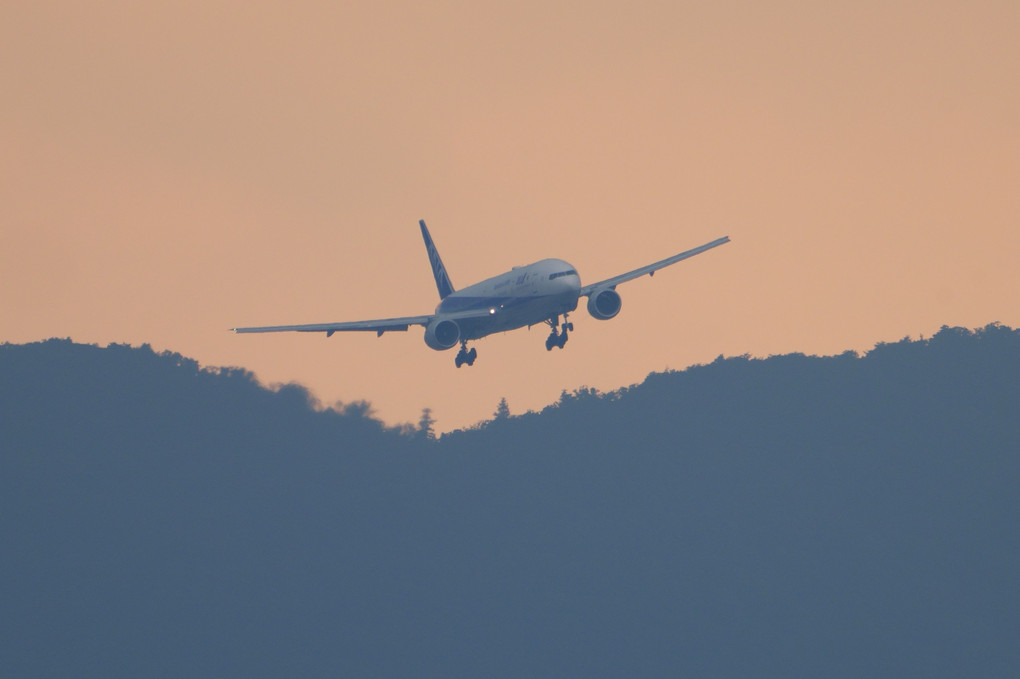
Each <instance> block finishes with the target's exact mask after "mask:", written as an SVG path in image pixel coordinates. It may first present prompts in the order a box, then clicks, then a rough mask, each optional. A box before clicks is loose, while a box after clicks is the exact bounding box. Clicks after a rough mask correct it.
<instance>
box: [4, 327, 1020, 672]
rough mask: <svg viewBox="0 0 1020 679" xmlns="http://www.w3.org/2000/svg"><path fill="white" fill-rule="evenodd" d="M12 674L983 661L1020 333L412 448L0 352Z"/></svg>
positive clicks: (1013, 617)
mask: <svg viewBox="0 0 1020 679" xmlns="http://www.w3.org/2000/svg"><path fill="white" fill-rule="evenodd" d="M0 406H2V411H0V412H2V414H0V446H2V451H3V454H2V458H0V529H2V534H0V539H2V541H3V544H4V546H5V548H4V554H3V558H2V559H0V600H2V601H3V607H2V609H0V611H2V612H0V625H2V627H0V657H2V658H3V659H4V660H3V663H4V664H5V665H6V666H7V667H8V668H9V669H10V671H11V672H12V675H17V676H27V675H32V676H57V675H60V676H66V675H74V676H93V675H94V676H109V675H115V676H116V675H121V676H151V675H160V676H165V675H200V676H246V677H247V676H280V675H294V674H303V675H309V674H310V675H313V676H324V675H329V676H334V675H336V674H341V675H355V676H364V675H370V676H392V675H399V676H536V675H537V676H607V677H609V676H612V677H616V676H671V677H672V676H756V677H792V676H800V677H816V676H827V677H833V676H837V677H861V676H889V677H892V676H895V677H900V676H925V677H959V676H1013V675H1016V673H1017V671H1018V669H1020V649H1018V647H1017V644H1016V641H1015V637H1016V630H1017V629H1020V588H1018V586H1017V584H1016V583H1017V576H1016V573H1018V572H1020V529H1018V528H1017V526H1018V524H1020V492H1018V490H1017V482H1018V480H1020V455H1018V453H1020V417H1018V415H1020V412H1018V411H1020V333H1018V332H1017V331H1014V330H1011V329H1009V328H1004V327H1000V326H989V327H988V328H985V329H983V330H980V331H976V332H970V331H966V330H961V329H949V328H946V329H943V330H942V331H941V332H940V333H938V334H937V335H936V336H934V337H932V338H930V339H928V340H925V341H903V342H898V343H894V344H883V345H879V346H878V347H876V348H875V349H874V350H873V351H871V352H869V353H868V354H867V355H865V356H862V357H858V356H856V355H855V354H844V355H842V356H836V357H826V358H818V357H807V356H802V355H790V356H780V357H772V358H769V359H764V360H754V359H748V358H730V359H722V358H720V359H719V360H717V361H715V362H714V363H712V364H710V365H705V366H697V367H694V368H690V369H688V370H686V371H683V372H674V373H666V374H652V375H650V376H649V377H648V378H647V379H646V380H645V382H644V383H643V384H640V385H636V386H634V387H631V388H629V389H625V390H621V391H619V392H615V393H612V394H607V395H598V394H595V393H593V392H590V391H587V390H582V391H580V392H577V393H575V394H565V396H564V398H562V399H561V401H560V402H559V403H558V404H555V405H554V406H550V407H549V408H547V409H545V410H544V411H543V412H542V413H539V414H529V415H525V416H521V417H512V418H509V419H502V420H497V421H494V422H491V423H488V424H487V425H486V426H483V427H481V428H479V429H478V430H475V431H466V432H457V433H454V434H453V435H448V436H444V437H443V438H442V440H440V441H438V442H426V441H421V440H418V439H413V438H410V437H408V436H400V435H398V434H396V433H395V432H393V431H391V430H386V429H385V428H384V427H382V425H381V424H379V423H378V422H377V421H376V420H373V419H371V418H365V417H361V416H360V414H359V413H358V412H356V411H353V410H352V412H351V413H349V414H347V415H341V414H336V413H329V412H325V413H323V412H316V411H315V409H313V408H311V407H310V405H309V403H308V398H307V394H305V393H304V392H303V390H301V389H299V388H289V389H284V390H282V391H281V392H279V393H274V392H271V391H268V390H265V389H262V388H261V387H259V386H258V385H257V384H256V383H255V382H254V381H253V380H252V378H251V376H250V375H249V374H247V373H244V372H242V371H222V372H208V371H202V370H199V369H198V367H197V366H196V365H195V364H194V363H193V362H191V361H188V360H187V359H183V358H181V357H179V356H175V355H156V354H153V353H152V352H151V351H148V350H147V349H129V348H126V347H111V348H107V349H98V348H95V347H81V346H80V345H72V344H70V343H69V342H56V341H51V342H46V343H41V344H36V345H26V346H2V347H0Z"/></svg>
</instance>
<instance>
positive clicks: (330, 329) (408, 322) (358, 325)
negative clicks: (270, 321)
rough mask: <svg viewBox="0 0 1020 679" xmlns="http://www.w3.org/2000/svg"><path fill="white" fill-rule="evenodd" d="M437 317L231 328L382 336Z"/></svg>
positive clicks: (460, 316)
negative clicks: (370, 333) (355, 333)
mask: <svg viewBox="0 0 1020 679" xmlns="http://www.w3.org/2000/svg"><path fill="white" fill-rule="evenodd" d="M494 313H496V311H495V310H490V309H487V308H486V309H471V310H468V311H455V312H453V313H444V314H442V318H448V319H450V320H454V321H462V320H468V319H478V318H488V317H489V316H491V315H492V314H494ZM433 318H435V315H429V316H405V317H403V318H382V319H379V320H374V321H344V322H340V323H310V324H307V325H261V326H257V327H253V328H231V330H233V331H234V332H238V333H242V332H243V333H247V332H324V333H326V337H330V336H331V335H332V334H333V333H334V332H374V333H376V334H377V335H380V336H381V335H382V334H383V333H384V332H402V331H405V330H407V328H408V327H409V326H412V325H421V326H426V325H428V324H429V323H430V322H431V321H432V319H433Z"/></svg>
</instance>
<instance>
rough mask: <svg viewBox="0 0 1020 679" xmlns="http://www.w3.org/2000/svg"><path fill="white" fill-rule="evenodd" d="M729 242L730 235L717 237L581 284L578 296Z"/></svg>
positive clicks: (614, 284)
mask: <svg viewBox="0 0 1020 679" xmlns="http://www.w3.org/2000/svg"><path fill="white" fill-rule="evenodd" d="M729 242H730V237H729V236H723V237H722V238H717V239H716V240H714V241H712V242H711V243H705V244H704V245H699V246H698V247H696V248H694V249H692V250H687V251H686V252H681V253H680V254H678V255H673V256H672V257H667V258H666V259H663V260H660V261H658V262H655V263H654V264H649V265H648V266H643V267H641V268H640V269H634V270H633V271H628V272H627V273H624V274H620V275H619V276H614V277H612V278H607V279H606V280H604V281H599V282H598V283H592V284H591V285H585V286H583V287H582V288H581V294H580V296H581V297H586V296H588V295H591V293H593V292H594V291H596V290H601V289H604V288H615V287H616V286H617V285H619V284H620V283H626V282H627V281H631V280H634V279H635V278H640V277H641V276H644V275H646V274H647V275H649V276H651V275H652V274H654V273H655V272H656V271H658V270H659V269H663V268H665V267H667V266H669V265H670V264H676V263H677V262H679V261H682V260H685V259H687V258H689V257H693V256H694V255H700V254H701V253H702V252H705V251H706V250H711V249H712V248H715V247H719V246H720V245H723V244H724V243H729Z"/></svg>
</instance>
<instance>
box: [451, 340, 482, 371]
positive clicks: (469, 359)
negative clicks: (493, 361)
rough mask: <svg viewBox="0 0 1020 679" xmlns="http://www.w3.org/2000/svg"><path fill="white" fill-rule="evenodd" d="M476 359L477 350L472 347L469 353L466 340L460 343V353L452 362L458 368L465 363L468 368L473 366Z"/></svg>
mask: <svg viewBox="0 0 1020 679" xmlns="http://www.w3.org/2000/svg"><path fill="white" fill-rule="evenodd" d="M476 358H478V350H477V349H475V348H474V347H472V348H471V351H468V348H467V340H464V341H462V342H461V343H460V351H458V352H457V358H455V359H453V362H454V363H455V364H456V365H457V367H458V368H459V367H461V366H462V365H464V364H465V363H467V364H468V365H469V366H470V365H474V364H475V359H476Z"/></svg>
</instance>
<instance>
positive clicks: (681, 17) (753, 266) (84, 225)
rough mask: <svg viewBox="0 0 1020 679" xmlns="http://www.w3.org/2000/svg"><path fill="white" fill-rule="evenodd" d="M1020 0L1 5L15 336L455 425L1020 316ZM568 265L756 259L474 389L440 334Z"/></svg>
mask: <svg viewBox="0 0 1020 679" xmlns="http://www.w3.org/2000/svg"><path fill="white" fill-rule="evenodd" d="M1017 36H1020V3H1017V2H1015V0H1001V1H998V2H994V1H989V2H946V1H939V0H932V1H928V2H895V1H894V2H889V1H888V0H883V1H881V2H877V1H875V2H873V1H870V0H867V1H863V2H861V1H859V2H853V3H849V2H846V3H836V2H829V3H819V2H809V1H807V0H804V1H788V2H782V1H781V2H773V3H758V2H732V1H720V0H713V1H711V2H675V1H671V2H633V1H629V2H626V3H624V2H620V3H591V2H589V3H569V2H550V1H549V0H543V1H542V2H516V3H485V2H431V3H420V2H389V3H378V2H345V3H336V2H304V3H261V2H237V3H215V2H214V3H210V2H207V1H203V2H172V3H137V2H105V3H79V2H20V3H6V4H5V5H4V6H3V7H2V8H0V235H2V246H0V277H2V278H0V341H6V342H29V341H35V340H40V339H45V338H48V337H71V338H72V339H74V340H76V341H79V342H88V343H98V344H101V345H105V344H107V343H110V342H118V343H129V344H132V345H139V344H143V343H149V344H151V345H152V347H153V348H154V349H156V350H165V349H166V350H172V351H177V352H180V353H182V354H185V355H187V356H190V357H194V358H196V359H198V360H199V361H200V362H201V363H202V364H204V365H210V366H220V365H222V366H241V367H244V368H247V369H250V370H252V371H254V372H255V373H256V374H257V375H258V376H259V378H260V379H262V380H263V381H264V382H265V383H267V384H273V383H279V382H291V381H297V382H300V383H302V384H304V385H306V386H307V387H309V388H310V389H311V390H312V392H313V393H314V394H315V395H316V396H317V397H318V398H319V399H320V400H321V401H322V402H323V403H325V404H330V403H333V402H335V401H344V402H349V401H355V400H361V399H366V400H368V401H370V402H371V403H372V404H373V406H374V407H375V409H376V412H377V414H378V415H379V416H380V417H382V418H383V419H384V420H386V421H387V422H389V423H391V424H395V423H399V422H405V421H416V420H417V419H418V416H419V414H420V411H421V409H422V408H423V407H425V406H428V407H431V408H432V409H433V414H434V416H435V417H436V418H437V420H438V425H439V428H440V429H443V430H447V429H450V428H454V427H460V426H465V425H470V424H472V423H474V422H477V421H479V420H481V419H484V418H487V417H489V416H491V414H492V413H493V412H494V410H495V408H496V404H497V402H498V401H499V399H500V398H501V397H506V398H507V400H508V401H509V404H510V408H511V411H512V412H514V413H520V412H523V411H525V410H528V409H538V408H541V407H542V406H544V405H545V404H547V403H549V402H552V401H554V400H556V398H557V397H558V396H559V394H560V392H561V390H563V389H568V390H572V389H575V388H577V387H580V386H582V385H587V386H591V387H595V388H599V389H602V390H609V389H614V388H617V387H620V386H626V385H629V384H633V383H635V382H640V381H641V380H643V379H644V377H645V375H647V374H648V373H649V372H651V371H659V370H663V369H665V368H667V367H669V368H674V369H679V368H683V367H686V366H688V365H691V364H694V363H704V362H710V361H712V360H713V359H714V358H715V357H717V356H718V355H720V354H724V355H727V356H730V355H739V354H744V353H749V354H751V355H754V356H767V355H771V354H779V353H787V352H793V351H800V352H804V353H809V354H812V353H813V354H832V353H839V352H842V351H844V350H847V349H857V350H866V349H868V348H870V347H871V346H873V345H874V344H875V343H876V342H879V341H896V340H898V339H901V338H903V337H905V336H912V337H918V336H920V335H929V334H933V333H934V332H936V331H937V330H938V328H939V327H940V326H942V325H944V324H945V325H962V326H965V327H978V326H983V325H985V324H987V323H989V322H993V321H999V322H1002V323H1005V324H1008V325H1012V326H1020V305H1018V302H1017V292H1018V287H1020V286H1018V283H1020V273H1018V262H1020V40H1018V39H1017ZM419 218H424V219H426V221H427V222H428V223H429V226H430V229H431V231H432V234H433V237H434V238H435V240H436V244H437V246H438V248H439V250H440V252H441V254H442V256H443V259H444V261H445V263H446V265H447V268H448V269H449V272H450V276H451V278H452V280H453V283H454V285H456V286H461V287H463V286H466V285H468V284H470V283H473V282H476V281H478V280H480V279H482V278H485V277H487V276H490V275H493V274H496V273H499V272H502V271H504V270H506V269H509V268H510V267H511V266H514V265H521V264H527V263H530V262H532V261H535V260H538V259H542V258H545V257H560V258H563V259H566V260H567V261H569V262H571V263H572V264H574V265H575V266H576V267H577V269H578V271H579V272H580V274H581V279H582V282H594V281H596V280H600V279H602V278H606V277H608V276H611V275H614V274H618V273H622V272H623V271H626V270H629V269H632V268H635V267H638V266H641V265H643V264H647V263H649V262H652V261H655V260H657V259H660V258H662V257H665V256H668V255H671V254H674V253H676V252H679V251H681V250H685V249H688V248H690V247H693V246H696V245H699V244H701V243H704V242H706V241H709V240H712V239H714V238H717V237H719V236H723V235H729V236H730V237H731V238H732V239H733V242H732V243H731V244H729V245H726V246H724V247H722V248H719V249H717V250H713V251H712V252H710V253H707V254H704V255H701V256H699V257H696V258H694V259H692V260H689V261H687V262H683V263H681V264H678V265H676V266H674V267H672V268H670V269H668V270H666V271H663V272H660V274H659V275H657V276H655V277H654V278H651V279H650V278H647V277H646V278H642V279H639V280H636V281H633V282H631V283H628V284H626V285H624V286H622V287H621V288H620V292H621V293H622V296H623V310H622V311H621V313H620V315H619V316H618V317H617V318H616V319H614V320H612V321H606V322H602V321H596V320H595V319H593V318H591V317H590V316H588V315H587V313H586V312H585V311H584V310H583V309H579V310H578V312H577V313H576V314H575V315H574V316H572V320H573V321H574V322H575V326H576V332H575V333H574V334H573V335H572V336H571V340H570V342H569V343H568V344H567V347H566V349H564V350H563V351H560V350H554V351H553V352H546V350H545V347H544V339H545V336H546V333H547V331H546V329H545V328H544V327H536V328H534V329H532V330H531V331H530V332H529V331H527V330H519V331H516V332H513V333H510V334H506V335H497V336H493V337H489V338H486V339H484V340H482V341H480V342H477V343H476V344H475V346H476V347H477V348H478V352H479V359H478V362H477V363H476V364H475V365H474V367H471V368H462V369H460V370H457V369H456V368H454V366H453V358H454V353H455V352H453V351H449V352H434V351H432V350H430V349H428V348H427V347H426V346H425V344H424V343H423V341H422V337H421V330H420V329H419V328H413V329H412V330H411V331H410V332H408V333H393V334H387V335H385V336H383V337H382V338H377V337H376V336H375V335H374V334H373V333H365V334H338V335H334V336H333V337H332V338H330V339H325V337H324V336H323V335H305V334H294V333H286V334H278V335H253V336H239V335H234V334H233V333H230V332H228V331H227V329H228V328H230V327H233V326H236V325H266V324H284V323H288V324H289V323H317V322H331V321H341V320H359V319H366V318H381V317H392V316H403V315H416V314H422V313H430V312H431V311H432V309H433V308H434V306H435V304H436V302H437V301H438V299H437V295H436V291H435V286H434V284H433V281H432V276H431V272H430V270H429V266H428V260H427V258H426V256H425V251H424V247H423V245H422V243H421V237H420V234H419V232H418V227H417V220H418V219H419Z"/></svg>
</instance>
